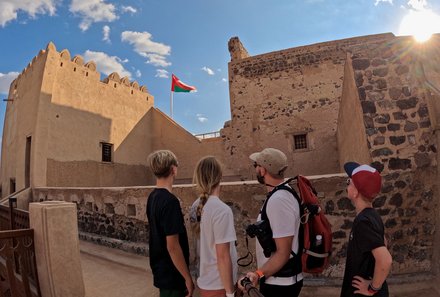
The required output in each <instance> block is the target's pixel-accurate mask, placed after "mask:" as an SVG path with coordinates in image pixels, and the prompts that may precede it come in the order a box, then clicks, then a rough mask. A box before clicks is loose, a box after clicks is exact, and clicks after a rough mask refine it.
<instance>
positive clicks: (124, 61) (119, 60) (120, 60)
mask: <svg viewBox="0 0 440 297" xmlns="http://www.w3.org/2000/svg"><path fill="white" fill-rule="evenodd" d="M116 61H118V62H119V63H124V64H125V63H128V61H129V60H128V59H124V60H122V59H121V58H119V57H116Z"/></svg>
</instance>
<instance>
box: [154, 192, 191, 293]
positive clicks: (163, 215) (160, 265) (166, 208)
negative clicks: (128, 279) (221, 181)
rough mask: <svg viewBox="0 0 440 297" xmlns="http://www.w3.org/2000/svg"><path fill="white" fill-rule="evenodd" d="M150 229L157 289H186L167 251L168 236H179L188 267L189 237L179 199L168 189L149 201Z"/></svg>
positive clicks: (155, 194) (157, 193)
mask: <svg viewBox="0 0 440 297" xmlns="http://www.w3.org/2000/svg"><path fill="white" fill-rule="evenodd" d="M147 218H148V223H149V228H150V242H149V246H150V266H151V270H152V272H153V279H154V281H153V283H154V286H155V287H157V288H160V289H175V290H180V289H181V290H185V288H186V286H185V280H184V278H183V277H182V275H181V274H180V273H179V271H178V270H177V269H176V267H175V266H174V264H173V262H172V260H171V257H170V254H169V253H168V250H167V244H166V236H168V235H175V234H179V243H180V246H181V248H182V251H183V255H184V257H185V261H186V263H187V264H189V246H188V235H187V233H186V228H185V224H184V220H183V214H182V209H181V208H180V203H179V200H178V199H177V198H176V196H174V195H173V194H172V193H170V192H169V191H168V190H166V189H162V188H159V189H154V190H153V192H151V194H150V196H149V197H148V201H147Z"/></svg>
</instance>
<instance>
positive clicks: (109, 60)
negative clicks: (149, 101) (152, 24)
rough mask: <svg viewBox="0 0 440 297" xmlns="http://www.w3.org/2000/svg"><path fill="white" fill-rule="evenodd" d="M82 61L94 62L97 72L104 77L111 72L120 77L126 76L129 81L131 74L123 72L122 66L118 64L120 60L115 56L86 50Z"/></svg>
mask: <svg viewBox="0 0 440 297" xmlns="http://www.w3.org/2000/svg"><path fill="white" fill-rule="evenodd" d="M84 59H85V60H86V61H90V60H92V61H95V63H96V67H97V68H98V70H99V71H100V72H102V73H104V74H106V75H109V74H110V73H112V72H117V73H118V74H119V75H120V76H121V77H124V76H128V77H129V78H130V79H131V73H130V72H129V71H127V70H125V68H124V66H123V65H122V64H121V63H120V61H121V59H120V58H118V57H116V56H109V55H107V54H106V53H103V52H93V51H90V50H86V52H85V53H84Z"/></svg>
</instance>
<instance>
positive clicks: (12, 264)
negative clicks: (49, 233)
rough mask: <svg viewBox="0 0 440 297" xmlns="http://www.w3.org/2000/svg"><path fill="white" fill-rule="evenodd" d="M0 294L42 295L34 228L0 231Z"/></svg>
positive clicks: (18, 295) (26, 296)
mask: <svg viewBox="0 0 440 297" xmlns="http://www.w3.org/2000/svg"><path fill="white" fill-rule="evenodd" d="M0 296H11V297H39V296H41V293H40V286H39V283H38V274H37V265H36V261H35V250H34V230H32V229H22V230H10V231H1V232H0Z"/></svg>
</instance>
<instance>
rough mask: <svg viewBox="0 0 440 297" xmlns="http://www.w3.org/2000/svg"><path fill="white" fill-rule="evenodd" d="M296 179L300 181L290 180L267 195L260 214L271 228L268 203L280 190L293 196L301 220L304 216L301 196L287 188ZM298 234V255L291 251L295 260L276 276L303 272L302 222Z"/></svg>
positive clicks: (290, 261)
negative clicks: (267, 209)
mask: <svg viewBox="0 0 440 297" xmlns="http://www.w3.org/2000/svg"><path fill="white" fill-rule="evenodd" d="M295 179H296V180H298V176H296V177H294V178H289V179H288V180H287V181H285V182H283V183H282V184H279V185H278V186H276V187H274V188H273V189H272V191H270V192H269V193H268V194H267V197H266V200H265V201H264V204H263V207H262V208H261V211H260V214H261V219H262V220H266V221H267V222H268V223H269V226H270V220H269V218H268V216H267V211H266V208H267V203H268V201H269V199H270V197H272V195H273V194H274V193H275V192H276V191H278V190H286V191H288V192H289V193H290V194H292V196H293V197H294V198H295V199H296V201H297V202H298V206H299V211H300V218H301V217H302V216H303V212H304V211H303V209H302V207H301V205H302V203H301V199H300V196H299V195H298V193H297V192H296V191H295V189H293V188H291V187H289V186H287V184H288V183H290V182H291V181H293V180H295ZM298 233H299V234H298V253H295V252H294V251H291V252H290V254H291V255H292V256H293V258H290V259H289V261H287V263H286V264H285V265H284V266H283V267H282V268H281V270H280V271H279V272H277V273H275V274H274V276H278V277H287V276H294V275H296V274H298V273H301V272H302V264H301V256H302V252H303V249H304V228H303V225H302V224H301V222H300V225H299V232H298ZM292 262H293V263H292ZM292 267H293V271H292ZM292 273H293V274H292Z"/></svg>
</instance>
